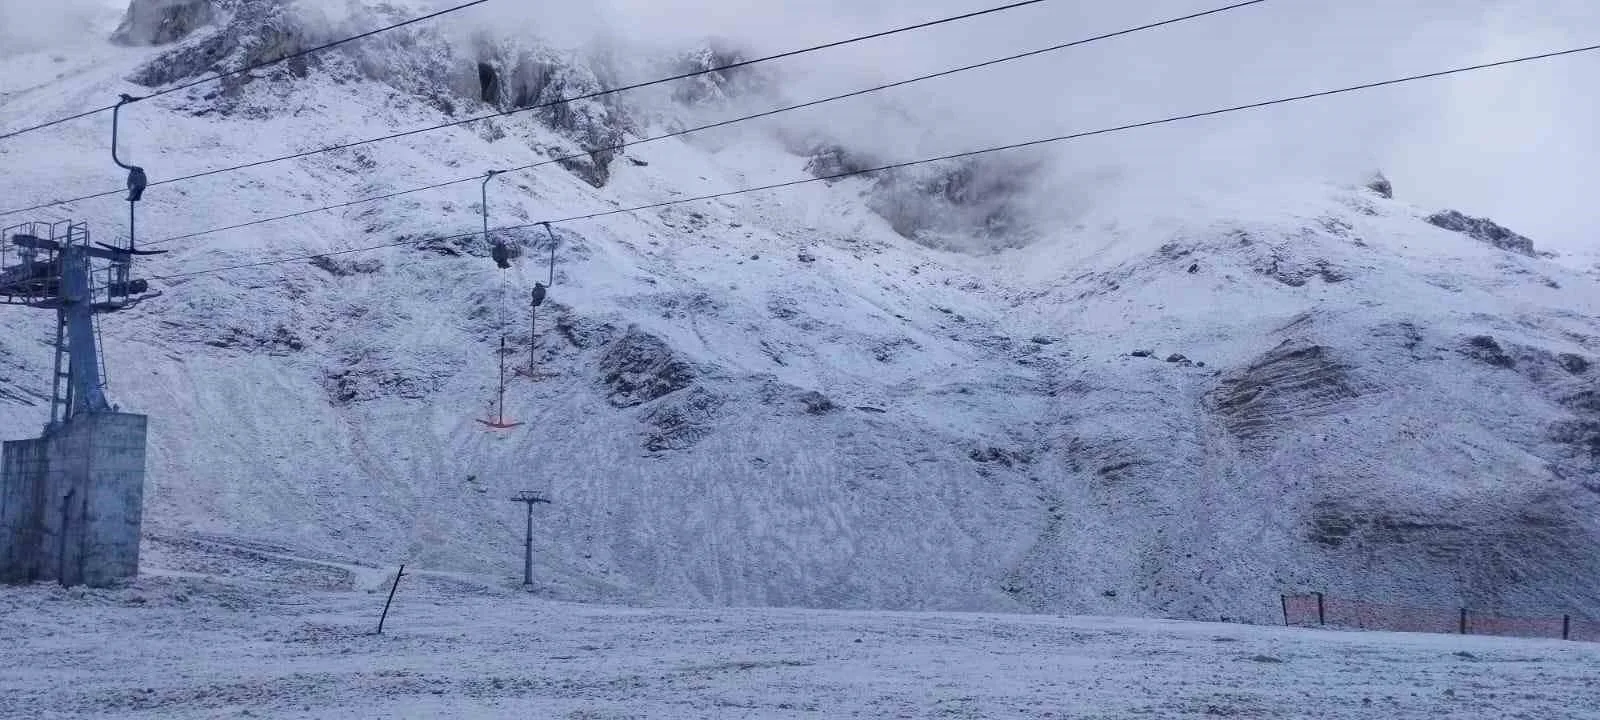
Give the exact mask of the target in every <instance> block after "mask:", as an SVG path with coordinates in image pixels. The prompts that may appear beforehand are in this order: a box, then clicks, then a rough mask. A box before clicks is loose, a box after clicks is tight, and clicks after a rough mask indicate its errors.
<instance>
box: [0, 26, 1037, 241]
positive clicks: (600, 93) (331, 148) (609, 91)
mask: <svg viewBox="0 0 1600 720" xmlns="http://www.w3.org/2000/svg"><path fill="white" fill-rule="evenodd" d="M1048 1H1049V0H1020V1H1019V2H1013V3H1010V4H1008V5H1001V6H998V7H992V8H988V9H986V10H977V11H973V12H968V13H963V14H961V15H953V16H950V17H945V18H940V19H938V20H930V21H927V22H921V23H917V24H915V25H906V26H904V27H898V28H894V29H892V30H884V31H880V32H875V33H871V34H868V35H858V36H856V37H852V38H847V39H844V40H835V41H833V42H830V43H824V44H822V45H813V46H811V47H806V48H801V49H798V50H790V51H787V52H782V53H778V54H776V55H767V56H764V57H759V58H756V59H754V60H741V61H739V62H733V63H729V64H727V65H719V66H717V67H712V68H706V69H702V70H694V71H691V72H686V73H679V74H677V75H673V76H670V77H664V78H658V79H655V80H647V81H644V82H637V83H633V84H630V85H623V86H621V87H614V88H605V89H601V90H596V91H594V92H589V93H584V94H582V95H575V96H573V97H568V98H560V99H557V100H552V101H549V102H545V103H540V104H538V105H528V106H525V107H519V108H512V109H510V110H501V111H498V112H493V113H487V114H484V115H477V116H474V117H470V118H464V119H462V120H455V121H451V122H447V123H443V124H439V125H430V126H427V127H420V128H415V129H412V130H406V131H403V132H398V133H392V134H389V135H382V136H379V137H374V138H367V139H365V140H356V141H353V142H348V143H340V144H338V145H328V146H325V147H320V148H316V149H314V150H306V151H303V152H297V153H293V154H289V155H283V156H280V157H275V158H268V159H265V160H257V161H255V162H249V163H244V164H242V165H234V166H230V167H223V168H217V169H215V170H206V171H203V172H198V173H194V174H192V175H184V176H182V177H175V178H170V179H167V180H161V181H158V182H152V183H150V185H149V187H157V186H161V185H171V184H173V183H179V182H187V181H189V180H197V179H200V178H205V177H212V176H214V175H221V174H223V173H231V172H238V171H240V170H249V169H252V168H258V167H262V166H264V165H272V164H274V163H280V162H285V161H288V160H298V159H301V158H307V157H311V156H313V155H321V154H324V153H330V152H335V151H338V150H348V149H350V148H353V147H360V146H362V145H370V144H372V143H379V142H386V141H389V140H398V139H400V138H406V137H411V136H414V135H421V134H423V133H429V132H433V131H435V130H443V129H446V128H452V127H460V126H462V125H470V124H472V123H477V122H483V121H485V120H492V119H494V118H500V117H507V116H510V115H516V114H518V113H525V112H533V111H535V110H544V109H547V108H552V107H556V106H559V105H566V104H570V103H575V102H579V101H583V100H593V99H595V98H599V97H605V96H607V95H614V94H616V93H622V92H628V91H630V90H638V89H641V88H646V87H651V86H654V85H662V84H665V83H670V82H676V81H678V80H687V79H689V78H694V77H700V76H703V75H710V74H712V73H718V72H726V71H728V70H737V69H739V68H743V67H749V66H752V65H757V64H760V63H765V62H771V61H774V60H782V59H784V58H791V57H796V56H799V55H805V54H809V53H814V52H819V51H822V50H828V49H831V48H836V47H841V46H845V45H851V44H855V43H861V42H866V41H868V40H877V39H879V38H884V37H889V36H891V35H899V34H901V33H908V32H912V31H916V30H925V29H927V28H931V27H936V26H939V25H946V24H950V23H955V22H960V21H964V20H971V19H974V18H977V17H982V16H985V15H992V14H995V13H1000V12H1005V11H1008V10H1015V9H1017V8H1022V7H1027V6H1029V5H1038V4H1041V3H1044V2H1048ZM122 192H124V190H123V189H122V188H117V189H115V190H107V191H105V192H99V193H93V194H90V195H82V196H79V197H75V198H70V199H66V200H52V201H50V202H46V203H40V204H38V205H34V206H31V207H25V208H17V209H15V210H4V211H0V217H4V216H6V215H15V214H17V213H23V212H29V211H31V210H40V209H43V208H48V207H55V206H57V205H68V204H71V203H75V202H80V201H83V200H94V199H96V198H102V197H109V196H112V195H117V194H119V193H122Z"/></svg>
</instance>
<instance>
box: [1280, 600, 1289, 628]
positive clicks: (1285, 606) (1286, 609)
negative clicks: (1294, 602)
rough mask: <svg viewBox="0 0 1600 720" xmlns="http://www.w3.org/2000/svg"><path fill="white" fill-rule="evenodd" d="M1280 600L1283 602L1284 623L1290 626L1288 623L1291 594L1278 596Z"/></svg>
mask: <svg viewBox="0 0 1600 720" xmlns="http://www.w3.org/2000/svg"><path fill="white" fill-rule="evenodd" d="M1278 600H1279V601H1281V602H1282V603H1283V624H1284V625H1285V626H1288V624H1289V596H1288V595H1279V596H1278Z"/></svg>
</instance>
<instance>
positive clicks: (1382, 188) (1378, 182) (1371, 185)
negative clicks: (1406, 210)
mask: <svg viewBox="0 0 1600 720" xmlns="http://www.w3.org/2000/svg"><path fill="white" fill-rule="evenodd" d="M1367 189H1368V190H1371V191H1373V192H1375V193H1377V194H1378V196H1379V197H1382V198H1384V199H1386V200H1393V199H1394V183H1391V182H1389V178H1386V177H1384V176H1383V173H1381V172H1380V173H1373V174H1372V179H1371V180H1368V181H1367Z"/></svg>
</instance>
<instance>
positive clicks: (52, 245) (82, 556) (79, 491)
mask: <svg viewBox="0 0 1600 720" xmlns="http://www.w3.org/2000/svg"><path fill="white" fill-rule="evenodd" d="M135 254H136V253H135V251H134V249H133V247H132V243H131V240H130V241H129V245H128V247H118V246H115V245H108V244H104V243H91V242H90V238H89V226H88V224H86V223H76V222H70V221H69V222H57V223H27V224H23V225H18V226H14V227H10V228H6V229H4V230H0V305H15V306H20V307H24V308H32V309H37V310H47V311H54V312H55V316H56V326H55V343H54V344H55V372H54V377H53V378H52V391H51V398H50V422H49V424H48V425H46V426H45V429H44V433H43V435H42V436H41V437H39V438H37V439H34V440H21V441H16V442H7V443H5V445H4V460H3V465H0V582H7V583H18V582H34V581H39V580H56V581H59V582H60V583H61V584H63V585H90V586H96V587H100V586H106V585H111V584H114V583H116V582H117V581H119V580H123V579H126V578H131V577H134V576H136V575H137V574H138V571H139V532H140V526H141V524H142V521H143V502H144V469H145V468H144V465H145V430H146V419H145V417H144V416H142V415H129V414H124V413H121V412H118V411H117V410H116V409H115V408H114V407H112V405H111V403H110V401H109V400H107V398H106V389H105V376H106V373H105V364H104V360H103V358H102V356H101V354H100V348H99V333H98V331H97V329H96V325H95V323H96V317H97V316H98V315H101V314H105V313H111V312H115V311H118V310H122V309H125V308H128V307H131V306H133V305H134V304H136V303H138V302H139V301H141V300H143V299H145V298H146V297H149V295H148V293H149V283H148V282H146V281H144V280H138V279H133V278H131V277H130V273H131V271H132V265H133V258H134V256H135Z"/></svg>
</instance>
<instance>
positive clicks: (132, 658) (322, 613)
mask: <svg viewBox="0 0 1600 720" xmlns="http://www.w3.org/2000/svg"><path fill="white" fill-rule="evenodd" d="M184 547H185V549H183V550H181V551H180V550H176V549H174V548H165V549H164V550H163V553H164V558H165V561H172V560H174V559H176V558H177V556H178V555H180V554H181V555H182V561H181V562H175V563H173V564H174V565H178V566H182V567H188V568H194V569H200V568H205V567H209V568H210V572H194V571H192V570H191V571H176V570H156V569H153V570H152V572H149V573H147V576H146V577H144V578H142V579H141V580H139V581H138V582H137V583H135V584H133V585H132V586H131V587H128V588H125V589H120V590H110V591H94V590H83V589H77V590H64V589H61V588H58V587H54V586H44V585H40V586H32V587H22V588H3V589H0V698H4V701H3V702H0V718H29V719H32V718H83V717H129V718H163V719H168V718H173V719H175V718H216V717H228V718H238V717H284V718H350V717H391V718H435V717H440V718H451V717H461V718H496V717H505V718H739V717H760V718H786V717H794V718H801V717H806V718H816V717H826V718H842V717H861V718H897V717H901V718H921V717H955V718H1063V719H1065V718H1136V717H1152V718H1217V717H1222V718H1228V717H1236V718H1317V719H1319V720H1320V719H1331V718H1362V719H1370V718H1427V719H1429V720H1437V719H1438V718H1538V719H1539V720H1555V719H1557V718H1594V717H1600V679H1597V678H1596V677H1595V673H1594V668H1595V667H1596V666H1597V664H1600V645H1594V644H1589V643H1577V642H1560V641H1536V640H1509V639H1496V638H1482V637H1470V636H1468V637H1462V636H1453V635H1407V634H1394V633H1347V632H1336V631H1320V630H1305V629H1291V628H1282V627H1269V626H1248V625H1236V624H1221V623H1194V622H1167V621H1151V620H1132V619H1107V618H1092V617H1065V616H1015V615H987V614H985V615H977V614H942V613H941V614H933V613H930V614H917V613H893V612H844V611H803V610H779V609H718V610H670V609H640V608H627V607H606V606H590V605H575V604H567V603H562V602H555V601H551V600H547V599H542V598H540V597H538V596H537V595H530V594H527V593H524V592H521V591H520V590H519V589H517V588H515V587H514V586H511V585H509V584H505V583H502V582H500V581H498V580H495V579H488V578H477V577H471V576H458V575H437V574H430V573H426V572H424V573H421V574H418V575H414V576H413V575H410V574H409V572H408V574H407V576H406V577H405V578H404V579H402V581H401V584H400V588H399V592H398V594H397V595H396V598H395V601H394V606H393V608H392V609H391V610H390V613H389V616H388V619H387V622H386V625H385V630H384V634H383V635H382V636H378V635H375V634H374V630H375V628H376V624H377V621H378V615H379V613H380V612H381V610H382V607H383V602H384V597H385V594H386V591H387V588H386V586H385V582H386V580H387V579H388V578H385V577H384V576H383V573H382V572H380V571H372V570H370V569H365V568H350V567H346V566H341V565H338V564H334V563H317V562H312V561H306V560H291V559H285V558H281V557H279V558H273V559H269V560H265V561H264V560H263V555H262V553H260V552H258V551H253V550H249V549H243V548H236V547H229V546H225V545H221V544H212V545H193V544H191V545H186V546H184ZM391 572H392V570H391Z"/></svg>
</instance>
